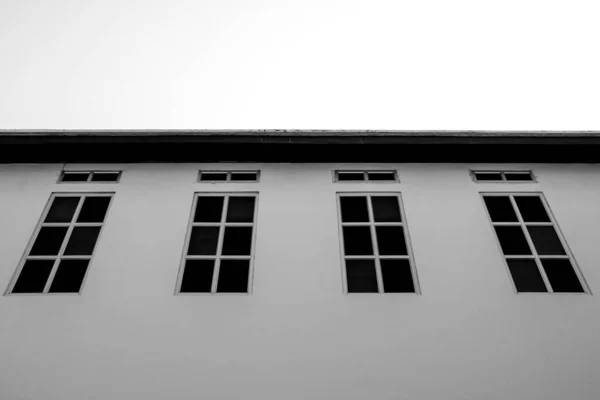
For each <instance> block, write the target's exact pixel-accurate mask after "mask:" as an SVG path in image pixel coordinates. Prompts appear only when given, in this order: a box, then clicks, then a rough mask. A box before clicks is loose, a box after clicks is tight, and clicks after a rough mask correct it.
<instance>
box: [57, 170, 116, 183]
mask: <svg viewBox="0 0 600 400" xmlns="http://www.w3.org/2000/svg"><path fill="white" fill-rule="evenodd" d="M95 173H98V174H117V180H115V181H104V182H103V181H92V178H93V177H94V174H95ZM65 174H88V177H87V179H86V180H85V181H72V182H71V181H63V177H64V176H65ZM122 175H123V170H62V171H60V174H59V175H58V180H57V181H56V183H59V184H82V183H93V184H102V185H105V184H115V183H119V182H120V181H121V176H122Z"/></svg>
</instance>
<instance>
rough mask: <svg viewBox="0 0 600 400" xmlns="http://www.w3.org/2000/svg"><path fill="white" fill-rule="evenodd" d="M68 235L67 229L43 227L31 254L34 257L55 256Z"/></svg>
mask: <svg viewBox="0 0 600 400" xmlns="http://www.w3.org/2000/svg"><path fill="white" fill-rule="evenodd" d="M66 234H67V227H48V226H45V227H42V229H40V233H38V235H37V238H36V239H35V242H34V243H33V247H32V249H31V252H30V253H29V254H30V255H32V256H55V255H57V254H58V251H59V250H60V246H61V245H62V243H63V240H64V239H65V235H66Z"/></svg>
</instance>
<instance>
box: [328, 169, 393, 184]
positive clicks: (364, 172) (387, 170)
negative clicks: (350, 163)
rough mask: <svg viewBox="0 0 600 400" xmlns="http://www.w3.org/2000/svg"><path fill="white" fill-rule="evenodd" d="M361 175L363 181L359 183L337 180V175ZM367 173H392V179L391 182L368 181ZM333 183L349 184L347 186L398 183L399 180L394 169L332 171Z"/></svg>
mask: <svg viewBox="0 0 600 400" xmlns="http://www.w3.org/2000/svg"><path fill="white" fill-rule="evenodd" d="M340 173H342V174H362V175H363V178H364V179H363V180H360V181H343V180H340V179H339V174H340ZM369 173H371V174H373V173H388V174H389V173H392V174H394V179H393V180H382V181H378V180H369ZM333 182H334V183H342V184H344V183H349V184H356V183H377V184H380V183H388V184H389V183H400V179H399V178H398V171H397V170H396V169H381V170H379V169H334V170H333Z"/></svg>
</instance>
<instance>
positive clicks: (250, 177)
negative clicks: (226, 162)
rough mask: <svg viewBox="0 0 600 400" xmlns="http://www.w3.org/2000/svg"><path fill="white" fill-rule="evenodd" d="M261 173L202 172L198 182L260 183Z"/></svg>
mask: <svg viewBox="0 0 600 400" xmlns="http://www.w3.org/2000/svg"><path fill="white" fill-rule="evenodd" d="M259 175H260V172H259V171H200V173H199V175H198V182H258V178H259Z"/></svg>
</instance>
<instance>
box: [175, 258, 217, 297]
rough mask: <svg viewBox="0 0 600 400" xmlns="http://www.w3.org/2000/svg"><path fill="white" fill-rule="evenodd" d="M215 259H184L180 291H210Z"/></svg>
mask: <svg viewBox="0 0 600 400" xmlns="http://www.w3.org/2000/svg"><path fill="white" fill-rule="evenodd" d="M214 268H215V260H186V262H185V268H184V270H183V276H182V278H181V289H180V290H179V291H180V292H181V293H210V289H211V286H212V279H213V271H214Z"/></svg>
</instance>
